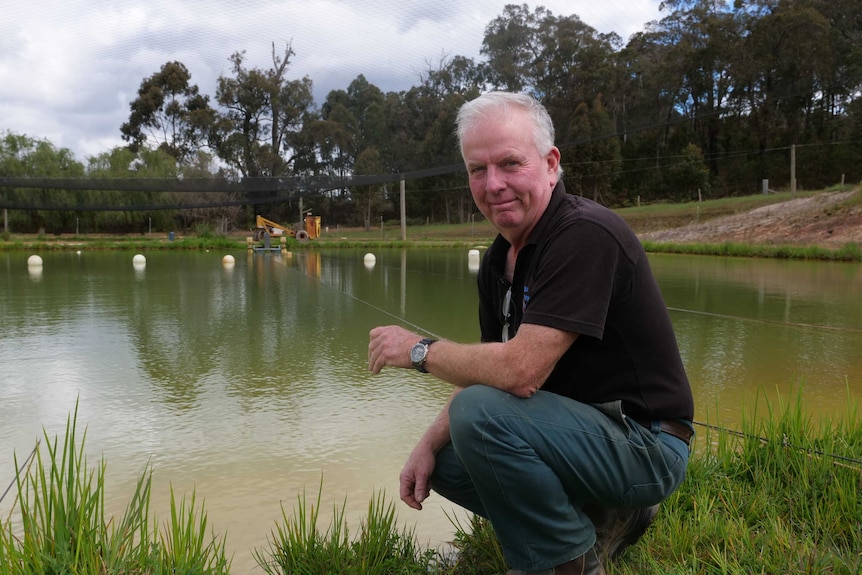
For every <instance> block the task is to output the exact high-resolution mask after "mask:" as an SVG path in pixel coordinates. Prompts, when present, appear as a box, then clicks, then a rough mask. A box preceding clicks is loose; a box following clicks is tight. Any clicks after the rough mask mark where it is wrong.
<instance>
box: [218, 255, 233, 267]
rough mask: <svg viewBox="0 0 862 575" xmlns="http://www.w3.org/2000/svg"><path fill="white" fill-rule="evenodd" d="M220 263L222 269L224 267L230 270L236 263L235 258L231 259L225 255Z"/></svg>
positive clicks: (231, 257)
mask: <svg viewBox="0 0 862 575" xmlns="http://www.w3.org/2000/svg"><path fill="white" fill-rule="evenodd" d="M221 263H222V265H223V266H224V267H226V268H231V267H233V266H234V264H235V263H236V258H234V257H233V256H232V255H230V254H227V255H226V256H225V257H223V258H222V259H221Z"/></svg>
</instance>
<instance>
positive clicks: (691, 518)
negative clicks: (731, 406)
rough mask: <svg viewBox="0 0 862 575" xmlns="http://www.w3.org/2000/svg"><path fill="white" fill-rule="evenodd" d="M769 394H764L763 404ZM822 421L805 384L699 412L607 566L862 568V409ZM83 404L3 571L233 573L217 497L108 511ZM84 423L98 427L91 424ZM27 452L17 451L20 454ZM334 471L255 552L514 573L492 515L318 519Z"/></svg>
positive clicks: (365, 569) (0, 558)
mask: <svg viewBox="0 0 862 575" xmlns="http://www.w3.org/2000/svg"><path fill="white" fill-rule="evenodd" d="M761 403H763V405H760V404H761ZM847 405H848V407H847V411H846V412H845V413H843V414H835V415H834V416H832V417H826V418H821V419H819V420H817V421H814V420H813V419H812V418H811V417H810V416H809V415H808V414H807V413H806V411H805V406H804V405H803V403H802V400H801V395H797V396H796V397H790V398H788V399H786V400H782V399H779V400H778V401H777V402H776V403H769V402H768V401H767V400H761V399H758V401H757V402H755V405H753V406H751V407H750V409H749V410H748V411H746V412H744V414H743V415H744V417H743V420H742V423H741V426H740V427H741V429H740V430H729V429H724V428H722V427H720V426H713V425H709V424H706V423H704V424H698V426H697V429H698V437H697V438H696V441H695V443H694V444H693V448H692V449H693V451H692V455H691V459H690V462H689V467H688V476H687V478H686V480H685V482H683V484H682V486H681V487H680V488H679V489H678V490H677V491H676V492H675V493H674V494H673V495H672V496H671V497H670V498H669V499H667V500H666V501H665V502H663V503H662V506H661V510H660V512H659V514H658V516H657V518H656V521H655V522H654V524H653V525H652V526H651V527H650V529H649V530H648V531H647V533H646V535H645V536H644V537H643V539H641V541H640V542H639V543H638V544H637V545H635V546H633V547H631V548H630V549H629V550H627V551H626V553H625V554H624V555H623V556H622V557H621V558H620V559H618V560H617V562H615V563H614V564H612V565H608V566H607V567H606V568H607V572H608V573H609V575H635V574H638V575H659V574H661V575H664V574H668V573H671V574H687V575H691V574H697V575H699V574H703V575H713V574H738V573H739V574H742V573H745V574H748V573H762V574H774V573H775V574H785V573H793V574H797V573H801V574H815V573H817V574H830V575H859V574H860V573H862V415H860V413H859V411H858V406H857V403H856V402H855V401H854V400H853V398H852V397H848V402H847ZM76 421H77V406H76V408H75V414H74V417H72V416H70V418H69V420H68V422H67V426H66V435H65V440H64V442H63V443H62V444H58V442H57V440H56V439H55V440H54V442H53V443H52V442H50V441H48V438H47V437H46V438H45V439H46V444H47V452H48V453H47V457H46V458H45V459H43V456H42V450H41V449H40V448H37V450H36V452H35V453H36V456H35V459H34V461H33V463H32V464H31V466H30V467H29V468H25V469H22V470H21V471H20V472H19V473H18V475H17V479H16V484H15V485H16V487H17V498H16V502H15V509H14V511H16V513H13V514H10V516H9V517H8V518H6V519H5V520H4V521H2V522H0V575H36V574H40V575H41V574H61V573H62V574H66V573H68V574H82V575H83V574H87V575H89V574H106V575H107V574H114V573H116V574H143V573H147V574H156V575H161V574H168V573H171V574H180V573H181V574H185V575H195V574H213V575H218V574H225V573H229V570H230V561H229V560H228V559H227V558H226V557H225V539H224V538H217V537H215V535H211V534H209V533H208V529H207V519H206V514H205V512H204V510H203V505H201V506H200V508H198V506H197V505H196V498H195V495H194V494H193V495H192V497H191V500H190V502H188V503H187V502H186V501H185V500H182V501H180V502H177V500H176V498H175V495H174V493H173V490H172V491H171V518H170V522H169V523H168V524H166V525H165V526H164V527H163V529H161V530H160V529H159V528H158V522H157V521H156V520H155V518H151V517H150V513H149V498H150V487H151V473H150V471H146V472H145V473H144V474H143V475H142V477H141V479H140V480H139V482H138V484H137V487H136V489H135V492H134V494H133V495H132V498H131V501H130V503H129V505H128V507H127V509H126V511H125V513H124V514H123V516H122V517H121V518H120V519H119V520H118V521H116V520H115V519H114V518H108V517H106V516H105V505H104V473H105V463H104V461H102V462H101V463H100V464H99V465H98V466H97V467H96V468H95V469H92V470H90V469H88V468H87V466H86V460H85V457H84V450H83V444H84V441H83V439H82V441H81V443H80V446H79V445H78V443H77V438H76ZM85 435H86V434H85ZM18 463H19V462H18V461H17V458H16V461H15V464H16V467H17V466H18ZM321 493H322V481H321V486H320V491H319V492H318V496H317V498H316V500H314V501H309V500H308V499H307V498H306V496H305V494H304V493H303V494H302V495H301V496H299V497H298V498H297V503H296V506H295V507H294V509H293V510H292V511H291V512H288V511H286V510H285V509H284V508H282V518H281V520H280V522H278V523H277V524H276V526H275V528H274V529H273V531H272V532H271V535H270V537H268V538H267V542H268V545H266V546H264V547H261V548H259V549H254V550H252V553H253V556H254V558H255V560H256V562H257V563H258V565H259V566H260V567H261V569H263V571H264V572H265V573H267V574H269V575H287V574H302V575H317V574H359V575H395V574H403V575H413V574H417V575H418V574H432V575H433V574H438V575H491V574H493V573H502V572H505V571H506V569H507V568H508V567H507V566H506V564H505V560H504V558H503V555H502V552H501V550H500V546H499V543H498V542H497V538H496V536H495V534H494V531H493V528H492V527H491V525H490V524H489V523H488V522H487V521H486V520H484V519H482V518H479V517H476V516H471V517H470V518H469V519H468V520H467V521H466V524H461V523H459V522H458V521H457V520H453V531H454V536H453V541H452V546H451V548H450V549H442V550H431V549H425V548H422V547H421V546H419V545H418V543H417V540H416V538H415V536H414V534H413V531H412V530H410V529H402V528H400V527H399V526H398V525H397V520H396V513H395V505H394V504H393V503H392V502H389V501H387V500H386V498H385V496H384V495H383V494H382V493H378V494H376V495H374V496H373V497H372V499H371V501H370V503H369V505H368V512H367V515H366V517H365V518H364V519H363V520H362V521H361V522H360V525H359V529H358V531H357V533H356V534H354V535H352V536H351V533H350V531H349V529H348V526H347V522H346V521H345V517H344V509H345V505H344V504H342V505H341V506H340V507H339V506H334V507H333V515H332V519H331V521H330V523H329V525H328V527H326V529H323V530H321V529H320V501H321Z"/></svg>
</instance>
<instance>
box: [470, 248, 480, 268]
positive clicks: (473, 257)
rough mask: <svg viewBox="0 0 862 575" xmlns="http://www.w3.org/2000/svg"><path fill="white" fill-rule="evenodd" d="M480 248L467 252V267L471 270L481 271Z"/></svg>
mask: <svg viewBox="0 0 862 575" xmlns="http://www.w3.org/2000/svg"><path fill="white" fill-rule="evenodd" d="M479 259H480V258H479V250H470V251H468V252H467V269H468V270H470V271H471V272H475V271H479Z"/></svg>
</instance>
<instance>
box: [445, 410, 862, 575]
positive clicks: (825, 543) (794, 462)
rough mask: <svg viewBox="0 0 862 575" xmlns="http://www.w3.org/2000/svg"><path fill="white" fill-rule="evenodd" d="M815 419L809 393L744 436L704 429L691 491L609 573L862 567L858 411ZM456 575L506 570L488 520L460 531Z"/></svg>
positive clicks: (748, 427)
mask: <svg viewBox="0 0 862 575" xmlns="http://www.w3.org/2000/svg"><path fill="white" fill-rule="evenodd" d="M848 399H851V400H850V401H848V409H847V412H846V413H845V414H843V415H840V414H839V415H836V416H835V417H834V418H825V419H823V420H821V421H819V422H813V421H812V420H811V419H810V417H809V416H808V415H807V414H806V412H805V409H804V406H803V405H802V400H801V395H800V396H797V398H796V399H795V400H791V401H789V402H788V403H786V404H783V403H782V402H781V401H780V400H779V403H778V405H770V404H768V403H767V404H766V406H765V407H762V406H760V405H755V406H753V407H752V409H751V410H750V411H749V412H747V414H746V415H747V417H745V418H744V420H743V423H742V429H741V431H733V430H729V429H725V428H721V427H717V426H713V425H709V424H704V423H700V424H698V426H697V428H698V430H703V431H704V437H702V438H699V439H698V441H697V443H696V444H695V447H694V451H693V453H692V455H691V458H690V460H689V466H688V475H687V478H686V480H685V481H684V482H683V484H682V486H681V487H680V488H679V489H678V490H677V491H676V492H675V493H674V494H673V495H671V497H670V498H668V499H667V500H666V501H664V502H663V503H662V505H661V510H660V512H659V514H658V516H657V518H656V521H655V523H653V525H652V526H651V527H650V528H649V530H648V531H647V532H646V534H645V535H644V537H643V539H642V540H641V541H640V542H639V543H638V544H637V545H635V546H633V547H631V548H630V549H629V550H627V551H626V553H625V554H624V555H623V556H622V557H621V558H620V559H619V560H618V561H617V562H616V563H614V564H613V565H610V566H607V571H608V573H609V575H629V574H631V575H635V574H637V575H652V574H655V575H665V574H667V573H679V574H683V573H685V574H689V575H692V574H704V575H707V574H713V573H812V574H813V573H834V574H844V575H852V574H855V573H858V572H859V569H860V568H862V555H860V553H859V550H860V549H862V529H860V525H862V482H860V477H862V461H860V460H859V458H858V456H859V453H862V420H860V418H859V413H858V407H857V404H856V403H855V402H854V401H852V398H848ZM456 527H457V532H456V537H455V541H456V543H455V544H456V547H457V549H458V551H459V553H458V554H457V556H456V560H455V563H454V564H453V569H452V570H451V571H449V572H448V573H450V574H451V575H481V574H486V573H493V572H503V571H505V564H504V563H502V557H501V556H500V551H499V544H498V543H497V541H496V538H495V537H494V534H493V530H492V529H491V528H490V525H489V524H488V523H487V521H485V520H483V519H481V518H476V517H473V518H472V519H471V522H470V526H469V527H468V528H466V529H465V528H464V527H462V526H460V525H456Z"/></svg>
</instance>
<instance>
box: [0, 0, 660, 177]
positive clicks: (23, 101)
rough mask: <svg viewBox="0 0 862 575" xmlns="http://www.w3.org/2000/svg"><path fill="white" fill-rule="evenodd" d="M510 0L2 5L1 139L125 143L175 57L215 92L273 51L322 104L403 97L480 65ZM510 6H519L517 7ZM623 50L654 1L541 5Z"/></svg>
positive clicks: (61, 144)
mask: <svg viewBox="0 0 862 575" xmlns="http://www.w3.org/2000/svg"><path fill="white" fill-rule="evenodd" d="M506 3H507V2H506V0H146V1H136V2H129V1H125V0H4V1H3V10H2V12H3V16H2V18H0V136H2V135H5V134H6V133H7V132H12V133H15V134H23V135H26V136H29V137H31V138H35V139H40V140H42V139H44V140H48V141H50V142H51V143H52V144H54V146H55V147H57V148H69V149H70V150H71V151H72V152H73V153H74V155H75V158H76V159H77V160H78V161H81V162H85V163H86V159H87V158H88V157H90V156H97V155H99V154H101V153H103V152H108V151H110V150H111V149H112V148H114V147H115V146H121V145H124V144H125V142H123V140H122V139H121V138H120V126H121V125H122V124H123V122H125V121H127V120H128V119H129V104H130V103H131V102H132V101H133V100H134V99H135V98H136V97H137V90H138V88H139V87H140V86H141V82H142V81H143V80H144V79H146V78H148V77H150V76H152V75H153V74H154V73H156V72H158V71H159V69H160V68H161V67H162V65H163V64H165V63H166V62H170V61H175V60H176V61H179V62H182V63H183V64H184V65H185V66H186V68H188V70H189V72H190V73H191V75H192V77H191V83H192V84H197V86H198V87H199V88H200V91H201V93H203V94H207V95H209V96H210V98H211V101H212V100H213V99H214V96H215V89H216V82H217V79H218V78H219V76H221V75H229V74H230V72H231V70H230V63H229V61H228V58H229V57H230V56H231V54H233V53H234V52H237V51H242V50H244V51H245V52H246V61H245V63H246V66H247V67H248V68H252V67H258V68H261V69H268V68H270V67H271V66H272V45H273V42H274V43H275V46H276V48H277V50H278V52H279V53H283V52H284V47H285V45H286V43H288V42H289V43H290V44H291V45H292V47H293V51H294V53H295V55H294V56H293V58H292V60H291V65H290V67H289V69H288V72H287V78H288V79H291V80H292V79H298V78H302V77H304V76H308V77H309V78H310V79H311V80H312V81H313V85H314V97H315V102H316V104H317V105H318V106H319V105H320V104H321V103H323V101H324V100H325V98H326V95H327V94H328V93H329V92H330V91H331V90H341V89H346V88H347V86H348V85H349V84H350V82H351V81H352V80H354V79H355V78H356V77H357V76H358V75H360V74H363V75H364V76H365V78H366V79H367V80H368V81H369V82H370V83H372V84H374V85H376V86H377V87H379V88H380V89H381V90H383V91H384V92H390V91H396V92H397V91H401V90H407V89H409V88H410V87H411V86H415V85H417V84H419V83H420V75H421V74H422V73H423V72H425V71H426V70H428V69H429V67H434V66H436V65H437V64H439V62H440V60H441V58H451V57H452V56H466V57H470V58H473V59H474V60H475V61H477V62H479V61H481V60H482V57H481V56H480V54H479V51H480V49H481V47H482V39H483V37H484V30H485V27H486V26H487V25H488V23H490V22H491V21H492V20H493V19H494V18H496V17H497V16H500V15H501V14H502V13H503V9H504V6H505V5H506ZM508 3H516V4H518V3H519V2H512V1H511V0H509V2H508ZM527 5H528V6H529V8H530V10H531V11H532V10H534V9H535V8H536V7H537V6H544V7H545V8H547V9H548V10H550V11H551V12H552V13H553V14H554V15H556V16H570V15H577V16H578V17H579V18H580V19H581V20H582V21H583V22H585V23H586V24H588V25H590V26H592V27H593V28H595V29H596V30H598V31H599V32H602V33H609V32H616V33H617V34H618V35H619V36H620V37H621V38H622V39H623V41H624V42H625V41H626V40H627V39H628V38H629V37H630V36H631V35H632V34H634V33H635V32H638V31H641V30H643V29H644V28H645V26H646V24H647V23H648V22H650V21H653V20H657V19H659V18H660V15H659V0H545V1H544V2H539V3H529V2H528V3H527Z"/></svg>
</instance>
